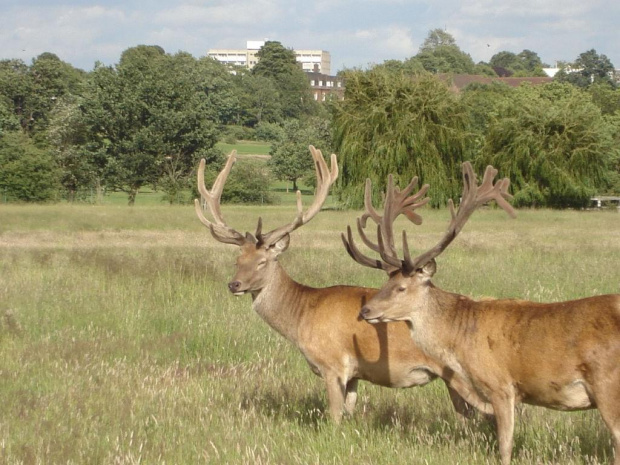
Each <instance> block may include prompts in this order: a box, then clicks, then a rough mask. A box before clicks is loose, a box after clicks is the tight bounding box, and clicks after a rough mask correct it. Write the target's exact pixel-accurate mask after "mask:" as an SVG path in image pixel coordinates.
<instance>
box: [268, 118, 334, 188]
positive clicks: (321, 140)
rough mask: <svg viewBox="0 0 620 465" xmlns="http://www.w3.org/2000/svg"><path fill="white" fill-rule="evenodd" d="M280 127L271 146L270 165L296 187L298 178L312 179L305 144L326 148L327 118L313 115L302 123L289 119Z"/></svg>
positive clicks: (328, 147) (274, 172) (328, 142)
mask: <svg viewBox="0 0 620 465" xmlns="http://www.w3.org/2000/svg"><path fill="white" fill-rule="evenodd" d="M283 131H284V135H283V137H282V138H281V139H280V140H277V141H275V142H274V143H273V144H272V146H271V151H270V154H271V159H270V160H269V167H270V168H271V171H272V172H273V174H274V176H275V177H276V178H277V179H280V180H284V181H290V182H292V183H293V190H294V191H296V190H297V188H298V186H297V182H298V181H299V180H300V179H301V178H307V179H308V178H309V179H312V173H313V170H314V164H313V162H312V157H311V156H310V154H309V151H308V146H309V145H314V146H315V147H316V148H317V149H319V150H324V151H326V152H327V151H329V150H330V145H331V144H330V136H329V130H328V128H327V122H326V121H323V120H319V119H312V120H308V121H305V122H304V123H302V122H300V121H298V120H288V121H286V122H285V123H284V125H283ZM312 182H313V181H312ZM312 182H310V183H312Z"/></svg>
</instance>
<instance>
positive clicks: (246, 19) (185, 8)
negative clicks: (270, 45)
mask: <svg viewBox="0 0 620 465" xmlns="http://www.w3.org/2000/svg"><path fill="white" fill-rule="evenodd" d="M279 13H280V8H279V7H278V6H277V3H276V2H274V1H271V0H255V1H253V0H230V1H224V2H221V3H219V4H215V5H214V4H210V5H209V6H204V5H194V4H182V5H178V6H175V7H173V8H167V9H164V10H162V11H160V12H158V13H157V14H156V15H155V17H154V20H155V22H156V23H157V24H165V25H167V26H169V27H187V26H189V25H192V26H194V25H201V26H204V25H212V26H213V25H214V26H219V25H222V24H226V25H237V26H239V25H249V24H257V23H261V22H270V21H274V20H275V19H277V18H278V17H279Z"/></svg>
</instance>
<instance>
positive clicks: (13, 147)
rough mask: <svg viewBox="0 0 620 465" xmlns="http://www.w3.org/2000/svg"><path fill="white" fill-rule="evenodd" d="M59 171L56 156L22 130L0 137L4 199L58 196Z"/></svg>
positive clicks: (1, 193)
mask: <svg viewBox="0 0 620 465" xmlns="http://www.w3.org/2000/svg"><path fill="white" fill-rule="evenodd" d="M58 175H59V173H58V170H57V168H56V164H55V162H54V159H53V157H52V156H51V155H50V154H49V153H48V152H47V151H46V150H45V149H42V148H39V147H37V146H36V145H35V144H34V143H33V141H32V139H31V138H30V137H28V135H27V134H25V133H24V132H22V131H19V132H11V133H6V134H4V135H3V136H2V137H0V196H1V199H2V201H20V202H46V201H49V200H55V199H56V198H57V193H58V189H59V187H60V185H59V183H58Z"/></svg>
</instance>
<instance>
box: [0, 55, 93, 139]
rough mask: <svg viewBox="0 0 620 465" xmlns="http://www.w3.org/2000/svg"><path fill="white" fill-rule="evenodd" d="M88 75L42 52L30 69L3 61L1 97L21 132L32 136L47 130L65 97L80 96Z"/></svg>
mask: <svg viewBox="0 0 620 465" xmlns="http://www.w3.org/2000/svg"><path fill="white" fill-rule="evenodd" d="M84 79H85V73H84V72H82V71H80V70H78V69H76V68H74V67H73V66H71V65H69V64H68V63H65V62H63V61H62V60H60V59H59V58H58V57H57V56H56V55H54V54H52V53H43V54H41V55H39V56H38V57H37V58H35V59H34V60H33V61H32V65H30V66H27V65H26V64H25V63H23V62H22V61H21V60H3V61H1V62H0V96H3V97H4V98H5V99H7V100H8V101H9V102H11V103H12V107H13V108H12V110H13V112H14V114H15V116H16V117H17V118H18V119H19V122H20V125H21V127H22V129H24V130H26V131H28V132H29V133H31V134H36V133H42V132H43V131H44V130H45V129H46V128H47V123H48V119H49V114H50V112H51V110H52V109H53V107H54V105H55V104H56V102H57V101H58V100H59V99H60V98H62V97H64V96H66V95H78V94H79V93H80V91H81V90H80V89H81V85H82V83H83V81H84Z"/></svg>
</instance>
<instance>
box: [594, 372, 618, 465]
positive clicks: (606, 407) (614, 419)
mask: <svg viewBox="0 0 620 465" xmlns="http://www.w3.org/2000/svg"><path fill="white" fill-rule="evenodd" d="M612 384H613V385H612ZM601 391H602V392H601ZM595 398H596V406H597V407H598V411H599V412H600V414H601V418H602V419H603V422H604V423H605V425H606V426H607V428H608V429H609V432H610V433H611V437H612V443H613V446H614V456H615V459H614V465H620V404H619V403H618V401H617V399H618V388H617V384H616V383H615V382H614V383H606V385H605V386H599V389H597V390H596V396H595Z"/></svg>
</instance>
